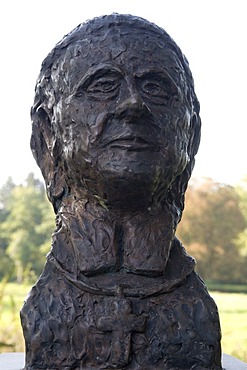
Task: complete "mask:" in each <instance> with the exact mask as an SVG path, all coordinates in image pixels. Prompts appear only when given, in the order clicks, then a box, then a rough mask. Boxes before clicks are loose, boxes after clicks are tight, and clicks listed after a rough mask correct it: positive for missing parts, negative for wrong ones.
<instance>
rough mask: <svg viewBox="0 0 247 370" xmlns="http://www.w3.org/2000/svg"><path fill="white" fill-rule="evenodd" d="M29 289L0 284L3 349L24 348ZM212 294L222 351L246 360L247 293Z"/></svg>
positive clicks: (0, 341) (0, 347)
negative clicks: (24, 313) (25, 303)
mask: <svg viewBox="0 0 247 370" xmlns="http://www.w3.org/2000/svg"><path fill="white" fill-rule="evenodd" d="M29 290H30V286H28V285H17V284H14V283H9V284H7V285H6V286H5V287H4V289H3V286H1V285H0V352H14V351H17V352H19V351H21V352H22V351H24V341H23V336H22V329H21V325H20V320H19V311H20V308H21V306H22V304H23V301H24V298H25V296H26V295H27V293H28V291H29ZM1 291H3V294H2V298H1ZM211 295H212V297H213V298H214V299H215V301H216V303H217V305H218V308H219V313H220V320H221V328H222V350H223V352H225V353H227V354H230V355H232V356H235V357H237V358H239V359H241V360H243V361H245V362H247V294H243V293H220V292H211Z"/></svg>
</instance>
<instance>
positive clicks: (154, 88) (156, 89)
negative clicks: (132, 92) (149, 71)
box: [142, 82, 166, 96]
mask: <svg viewBox="0 0 247 370" xmlns="http://www.w3.org/2000/svg"><path fill="white" fill-rule="evenodd" d="M142 90H143V92H145V93H146V94H149V95H153V96H161V95H166V92H165V91H164V89H163V88H162V86H160V84H159V83H158V82H145V83H143V85H142Z"/></svg>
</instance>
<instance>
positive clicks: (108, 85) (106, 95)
mask: <svg viewBox="0 0 247 370" xmlns="http://www.w3.org/2000/svg"><path fill="white" fill-rule="evenodd" d="M120 84H121V79H120V76H119V75H118V74H117V73H114V72H107V73H103V75H102V73H100V74H98V75H94V76H91V78H90V79H87V81H85V82H84V83H83V85H82V86H80V87H79V88H78V90H77V92H76V94H75V96H76V97H81V96H85V95H86V96H88V98H90V99H93V100H104V99H110V98H112V97H115V96H116V95H117V94H118V91H119V87H120Z"/></svg>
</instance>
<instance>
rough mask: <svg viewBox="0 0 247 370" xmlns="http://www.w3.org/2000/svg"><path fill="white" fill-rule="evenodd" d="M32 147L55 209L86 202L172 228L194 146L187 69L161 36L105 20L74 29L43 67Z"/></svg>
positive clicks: (153, 29)
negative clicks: (161, 217) (159, 217)
mask: <svg viewBox="0 0 247 370" xmlns="http://www.w3.org/2000/svg"><path fill="white" fill-rule="evenodd" d="M31 115H32V121H33V132H32V139H31V147H32V150H33V153H34V156H35V158H36V161H37V163H38V165H39V166H40V168H41V171H42V174H43V176H44V178H45V181H46V186H47V191H48V195H49V198H50V200H51V201H52V203H53V205H54V208H55V210H56V211H57V209H58V208H59V205H60V203H61V202H62V200H63V198H64V197H68V196H70V195H71V194H72V195H74V196H76V195H77V196H80V194H84V195H85V194H86V196H87V197H89V198H90V197H91V198H92V199H93V198H95V199H101V201H103V202H104V203H105V204H106V205H107V206H108V207H114V206H116V207H118V206H119V207H125V204H126V203H128V204H129V206H130V207H132V206H133V207H134V208H135V207H137V208H138V207H139V208H142V207H148V208H151V207H154V208H155V207H161V208H162V207H163V206H164V205H165V204H166V205H168V206H169V207H170V209H171V210H172V212H174V214H176V219H177V221H179V219H180V217H181V213H182V210H183V201H184V192H185V190H186V187H187V183H188V180H189V178H190V175H191V171H192V168H193V165H194V156H195V154H196V152H197V149H198V145H199V140H200V118H199V103H198V101H197V98H196V95H195V92H194V86H193V79H192V76H191V72H190V70H189V66H188V63H187V61H186V59H185V57H184V56H183V54H182V53H181V51H180V49H179V48H178V46H177V45H176V44H175V43H174V41H173V40H172V39H171V38H170V36H169V35H168V34H167V33H166V32H165V31H164V30H163V29H161V28H159V27H157V26H155V25H154V24H152V23H149V22H148V21H146V20H143V19H141V18H137V17H133V16H129V15H118V14H113V15H110V16H105V17H100V18H95V19H93V20H91V21H89V22H87V23H85V24H81V25H79V26H78V27H77V28H76V29H75V30H73V31H72V32H71V33H70V34H68V35H67V36H65V37H64V39H63V40H62V41H61V42H60V43H59V44H57V45H56V47H55V48H54V49H53V51H52V52H51V53H50V54H49V55H48V57H47V58H46V59H45V60H44V62H43V64H42V69H41V72H40V76H39V79H38V82H37V85H36V95H35V101H34V105H33V107H32V112H31Z"/></svg>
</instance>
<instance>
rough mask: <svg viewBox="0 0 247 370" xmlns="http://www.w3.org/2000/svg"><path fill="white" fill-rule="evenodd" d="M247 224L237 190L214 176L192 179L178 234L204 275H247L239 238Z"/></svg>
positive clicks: (236, 278) (228, 278) (224, 278)
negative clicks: (238, 242)
mask: <svg viewBox="0 0 247 370" xmlns="http://www.w3.org/2000/svg"><path fill="white" fill-rule="evenodd" d="M245 227H246V221H245V219H244V216H243V213H242V211H241V208H240V200H239V196H238V194H237V192H236V190H235V189H234V188H233V187H231V186H229V185H225V184H220V183H216V182H214V181H213V180H211V179H206V180H204V181H203V182H202V181H195V180H194V182H193V181H192V182H191V185H190V186H189V188H188V191H187V195H186V209H185V212H184V216H183V219H182V222H181V225H180V226H179V228H178V235H179V237H180V238H181V240H182V241H183V242H184V243H185V245H186V246H187V247H188V248H187V249H188V251H189V253H191V254H193V255H194V256H195V257H196V259H197V261H198V267H197V269H198V272H199V273H200V274H201V275H202V276H203V278H204V279H206V280H210V281H218V282H240V281H242V282H243V280H245V279H246V276H244V271H243V258H242V256H241V254H240V251H239V248H238V245H237V243H236V239H237V237H238V235H239V234H240V233H241V232H243V230H244V229H245Z"/></svg>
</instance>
